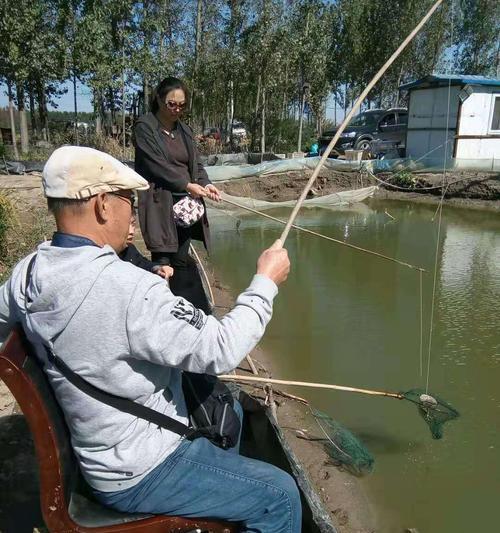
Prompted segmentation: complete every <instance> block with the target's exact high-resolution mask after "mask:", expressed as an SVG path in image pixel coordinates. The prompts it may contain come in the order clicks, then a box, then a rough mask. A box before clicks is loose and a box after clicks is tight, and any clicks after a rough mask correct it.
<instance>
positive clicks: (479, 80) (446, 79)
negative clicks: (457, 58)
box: [399, 74, 500, 90]
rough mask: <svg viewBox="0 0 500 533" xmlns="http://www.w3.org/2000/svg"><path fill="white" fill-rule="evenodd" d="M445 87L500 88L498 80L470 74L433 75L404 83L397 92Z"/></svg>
mask: <svg viewBox="0 0 500 533" xmlns="http://www.w3.org/2000/svg"><path fill="white" fill-rule="evenodd" d="M447 85H493V86H496V87H500V80H498V79H495V78H487V77H486V76H474V75H470V74H433V75H431V76H425V78H420V79H419V80H416V81H412V82H410V83H405V84H404V85H401V86H400V87H399V90H408V89H416V88H417V87H419V88H422V89H423V88H425V87H444V86H447Z"/></svg>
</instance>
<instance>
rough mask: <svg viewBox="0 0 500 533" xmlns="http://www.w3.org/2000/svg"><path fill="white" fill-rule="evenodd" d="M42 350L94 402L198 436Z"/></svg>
mask: <svg viewBox="0 0 500 533" xmlns="http://www.w3.org/2000/svg"><path fill="white" fill-rule="evenodd" d="M35 258H36V254H35V255H34V256H33V257H32V258H31V259H30V262H29V264H28V269H27V272H26V287H28V284H29V282H30V280H31V272H32V270H33V265H34V262H35ZM44 348H45V351H46V353H47V357H48V359H49V361H51V362H52V363H53V364H54V365H55V366H56V367H57V369H58V370H59V371H60V372H61V374H62V375H63V376H64V377H65V378H66V379H67V380H68V381H69V382H70V383H71V384H72V385H74V386H75V387H76V388H77V389H80V390H81V391H82V392H84V393H85V394H87V395H88V396H90V397H91V398H94V400H97V401H99V402H101V403H104V404H106V405H109V406H110V407H114V408H115V409H118V410H119V411H122V412H123V413H128V414H130V415H132V416H136V417H138V418H142V419H143V420H147V421H148V422H151V423H153V424H156V425H157V426H159V427H162V428H164V429H168V430H169V431H172V432H173V433H177V434H178V435H180V436H181V437H187V438H188V439H193V438H195V437H197V436H199V434H198V432H197V431H196V430H195V429H192V428H190V427H188V426H186V425H185V424H183V423H182V422H179V421H178V420H175V418H171V417H169V416H167V415H164V414H163V413H159V412H158V411H155V410H154V409H150V408H149V407H146V406H145V405H141V404H140V403H137V402H134V401H132V400H129V399H128V398H122V397H121V396H116V395H115V394H111V393H109V392H106V391H103V390H102V389H99V388H98V387H96V386H94V385H92V384H91V383H89V382H88V381H86V380H85V379H83V378H82V377H81V376H79V375H78V374H76V373H75V372H73V370H71V368H69V366H68V365H67V364H66V363H65V362H64V361H63V360H62V359H61V358H59V357H57V355H56V354H55V353H54V352H53V351H52V350H51V349H50V348H49V347H48V346H46V345H45V344H44Z"/></svg>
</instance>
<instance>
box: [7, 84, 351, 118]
mask: <svg viewBox="0 0 500 533" xmlns="http://www.w3.org/2000/svg"><path fill="white" fill-rule="evenodd" d="M62 87H63V88H65V89H67V91H66V93H65V94H63V95H62V96H61V97H60V98H58V99H57V103H58V108H57V110H58V111H73V83H72V82H70V81H67V82H66V83H64V84H63V85H62ZM6 93H7V88H6V87H5V85H0V107H7V105H8V100H7V94H6ZM91 97H92V95H91V92H90V89H89V88H88V87H87V86H86V85H84V84H83V83H78V85H77V103H78V111H82V112H92V111H93V107H92V100H91ZM333 106H334V101H333V97H330V98H329V99H328V102H327V105H326V118H327V120H333V117H334V108H333ZM49 109H51V110H52V109H55V108H53V107H50V108H49ZM343 116H344V110H343V109H341V108H340V107H338V106H337V120H341V119H342V117H343Z"/></svg>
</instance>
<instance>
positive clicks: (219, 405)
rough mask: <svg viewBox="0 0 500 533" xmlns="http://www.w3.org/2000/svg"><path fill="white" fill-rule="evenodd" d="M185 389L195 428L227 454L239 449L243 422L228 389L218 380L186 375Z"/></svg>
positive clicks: (203, 375) (184, 374)
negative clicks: (238, 444)
mask: <svg viewBox="0 0 500 533" xmlns="http://www.w3.org/2000/svg"><path fill="white" fill-rule="evenodd" d="M182 389H183V391H184V397H185V398H186V404H187V408H188V412H189V420H190V422H191V425H192V426H193V428H195V429H197V430H198V431H199V432H200V433H201V434H202V435H203V436H205V437H206V438H207V439H209V440H210V441H212V442H213V443H214V444H216V445H217V446H219V447H220V448H223V449H224V450H226V449H227V448H233V447H234V446H236V444H237V443H238V437H239V434H240V428H241V422H240V419H239V417H238V415H237V413H236V411H235V410H234V399H233V395H232V394H231V391H230V390H229V389H228V387H227V386H226V385H225V384H224V383H222V381H220V380H219V379H218V378H217V377H215V376H209V375H208V374H193V373H192V372H183V374H182Z"/></svg>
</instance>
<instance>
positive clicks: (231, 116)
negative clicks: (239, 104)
mask: <svg viewBox="0 0 500 533" xmlns="http://www.w3.org/2000/svg"><path fill="white" fill-rule="evenodd" d="M227 119H228V120H227V132H228V133H227V136H228V139H227V140H226V142H227V141H229V143H230V145H231V149H232V148H233V141H234V139H233V121H234V83H233V80H229V106H228V115H227Z"/></svg>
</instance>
